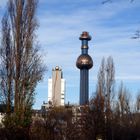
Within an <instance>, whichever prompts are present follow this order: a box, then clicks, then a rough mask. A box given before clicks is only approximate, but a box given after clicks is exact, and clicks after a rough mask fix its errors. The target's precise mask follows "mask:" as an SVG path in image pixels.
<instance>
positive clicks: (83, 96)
mask: <svg viewBox="0 0 140 140" xmlns="http://www.w3.org/2000/svg"><path fill="white" fill-rule="evenodd" d="M88 73H89V72H88V70H87V69H82V70H80V105H84V104H87V103H88V98H89V97H88V96H89V95H88V93H89V84H88V83H89V82H88V81H89V80H88V79H89V78H88Z"/></svg>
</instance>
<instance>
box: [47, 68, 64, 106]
mask: <svg viewBox="0 0 140 140" xmlns="http://www.w3.org/2000/svg"><path fill="white" fill-rule="evenodd" d="M65 85H66V81H65V79H63V72H62V69H60V68H59V67H58V66H56V67H55V69H53V70H52V78H49V79H48V102H49V103H50V104H52V105H53V106H64V104H65V92H66V90H65Z"/></svg>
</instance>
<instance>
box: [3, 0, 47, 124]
mask: <svg viewBox="0 0 140 140" xmlns="http://www.w3.org/2000/svg"><path fill="white" fill-rule="evenodd" d="M36 9H37V0H9V1H8V4H7V11H6V14H5V15H4V17H3V19H2V45H1V55H0V58H1V71H0V72H1V73H0V74H1V77H2V81H1V94H2V95H3V97H4V99H5V102H6V104H7V112H11V109H10V108H11V105H12V104H13V106H14V113H15V115H16V118H17V119H18V121H19V122H21V121H24V119H27V118H28V117H27V114H29V113H27V111H29V110H30V109H31V107H32V105H33V101H34V95H35V88H36V85H37V83H38V82H39V81H40V80H41V79H42V76H43V72H44V70H45V69H44V66H43V65H42V60H41V56H40V55H39V52H38V51H39V49H38V48H37V44H36V43H35V42H36V40H35V39H36V35H35V30H36V29H37V26H38V25H37V20H36ZM35 46H36V47H35ZM18 121H17V122H18Z"/></svg>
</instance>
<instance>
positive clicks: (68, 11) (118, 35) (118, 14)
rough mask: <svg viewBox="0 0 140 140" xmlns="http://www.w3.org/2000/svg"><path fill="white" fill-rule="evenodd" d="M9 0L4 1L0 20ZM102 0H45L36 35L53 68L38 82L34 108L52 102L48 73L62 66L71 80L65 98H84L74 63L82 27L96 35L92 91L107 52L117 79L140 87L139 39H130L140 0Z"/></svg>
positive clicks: (138, 21) (139, 24)
mask: <svg viewBox="0 0 140 140" xmlns="http://www.w3.org/2000/svg"><path fill="white" fill-rule="evenodd" d="M112 1H113V0H112ZM5 3H6V1H5V0H0V19H1V17H2V13H3V11H4V8H5ZM101 3H102V0H88V1H87V0H51V1H50V0H48V1H47V0H40V2H39V5H38V12H37V17H38V20H39V25H40V27H39V29H38V31H37V37H38V41H39V44H40V46H41V54H42V57H43V60H44V63H45V64H46V65H47V67H48V71H47V72H46V74H45V76H44V80H43V81H42V82H40V83H39V85H38V86H37V89H36V93H37V95H36V102H35V105H34V108H40V106H41V104H42V103H43V101H45V102H47V92H48V91H47V90H48V78H49V77H51V70H52V68H54V67H55V66H57V65H58V66H60V67H61V68H62V70H63V75H64V78H65V79H66V102H68V101H70V102H71V103H78V102H79V70H78V69H77V68H76V66H75V62H76V59H77V57H78V56H79V55H80V53H81V50H80V47H81V42H80V40H79V36H80V34H81V33H82V31H88V32H89V34H90V35H91V36H92V40H91V41H90V42H89V54H90V55H91V56H92V58H93V62H94V66H93V68H92V69H91V70H90V79H89V81H90V82H89V83H90V96H91V95H92V93H93V92H94V91H95V86H96V83H97V72H98V69H99V66H100V63H101V60H102V58H103V57H105V58H107V57H108V56H112V57H113V59H114V63H115V77H116V83H117V84H118V83H120V82H121V81H123V82H124V84H125V86H126V87H128V89H129V90H130V92H132V93H133V94H136V93H137V91H138V90H140V39H137V40H135V39H131V37H132V36H134V34H135V31H136V30H138V29H140V14H139V13H140V0H135V1H134V2H133V3H130V1H129V0H117V1H116V0H114V1H113V2H111V3H107V4H104V5H103V4H101Z"/></svg>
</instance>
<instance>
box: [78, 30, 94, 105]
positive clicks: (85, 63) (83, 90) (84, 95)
mask: <svg viewBox="0 0 140 140" xmlns="http://www.w3.org/2000/svg"><path fill="white" fill-rule="evenodd" d="M79 39H80V40H81V41H82V46H81V55H80V56H79V57H78V59H77V62H76V66H77V68H79V69H80V105H86V104H88V98H89V69H91V68H92V66H93V61H92V58H91V56H89V55H88V41H90V40H91V36H90V35H89V34H88V32H83V33H82V34H81V36H80V38H79Z"/></svg>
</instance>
